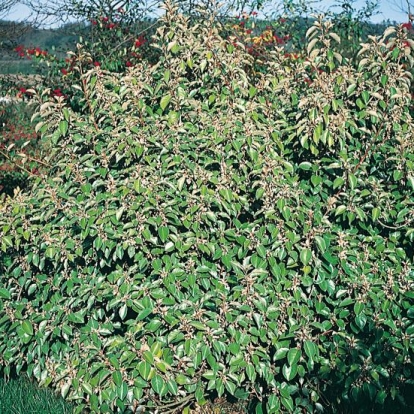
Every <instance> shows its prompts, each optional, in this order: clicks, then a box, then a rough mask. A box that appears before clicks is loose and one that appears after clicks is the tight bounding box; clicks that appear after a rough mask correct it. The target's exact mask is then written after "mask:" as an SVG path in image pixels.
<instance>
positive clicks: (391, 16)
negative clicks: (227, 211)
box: [0, 0, 414, 23]
mask: <svg viewBox="0 0 414 414" xmlns="http://www.w3.org/2000/svg"><path fill="white" fill-rule="evenodd" d="M0 1H1V0H0ZM334 3H335V0H321V1H320V7H321V9H328V8H329V6H331V5H333V4H334ZM364 4H365V1H364V0H356V1H355V4H354V8H359V7H362V6H363V5H364ZM404 4H406V0H380V10H379V11H380V13H379V14H378V15H376V16H374V17H373V18H372V19H371V20H372V21H373V22H376V23H377V22H381V21H384V20H390V21H396V22H398V23H403V22H407V20H408V19H407V14H406V13H402V12H401V8H402V7H403V6H404ZM399 5H402V7H401V6H399ZM413 5H414V1H413ZM413 9H414V7H413ZM29 13H30V10H29V9H28V8H27V7H25V6H23V5H18V6H16V7H15V8H14V9H13V10H12V12H11V13H10V14H9V15H7V16H6V18H7V19H8V20H24V19H25V18H27V17H28V15H29Z"/></svg>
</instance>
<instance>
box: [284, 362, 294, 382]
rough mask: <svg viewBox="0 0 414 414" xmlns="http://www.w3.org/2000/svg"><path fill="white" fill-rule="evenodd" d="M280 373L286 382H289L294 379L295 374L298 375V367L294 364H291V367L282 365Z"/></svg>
mask: <svg viewBox="0 0 414 414" xmlns="http://www.w3.org/2000/svg"><path fill="white" fill-rule="evenodd" d="M282 373H283V376H284V377H285V378H286V379H287V380H288V381H291V380H293V379H294V378H295V377H296V374H297V373H298V366H297V365H296V364H293V365H287V364H284V365H283V368H282Z"/></svg>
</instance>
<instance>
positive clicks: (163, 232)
mask: <svg viewBox="0 0 414 414" xmlns="http://www.w3.org/2000/svg"><path fill="white" fill-rule="evenodd" d="M169 234H170V230H169V228H168V227H167V226H161V227H159V228H158V235H159V236H160V239H161V241H162V242H163V243H165V241H166V240H167V239H168V236H169Z"/></svg>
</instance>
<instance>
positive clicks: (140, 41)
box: [135, 36, 146, 48]
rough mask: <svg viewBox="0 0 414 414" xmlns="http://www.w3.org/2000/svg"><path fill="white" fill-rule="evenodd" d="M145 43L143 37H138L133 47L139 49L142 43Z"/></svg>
mask: <svg viewBox="0 0 414 414" xmlns="http://www.w3.org/2000/svg"><path fill="white" fill-rule="evenodd" d="M145 42H146V40H145V39H144V37H143V36H140V37H138V39H136V40H135V47H136V48H139V47H141V46H142V45H143V44H144V43H145Z"/></svg>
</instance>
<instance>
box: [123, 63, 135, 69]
mask: <svg viewBox="0 0 414 414" xmlns="http://www.w3.org/2000/svg"><path fill="white" fill-rule="evenodd" d="M125 66H126V67H127V68H130V67H131V66H134V65H133V64H132V63H131V62H130V61H128V62H127V63H125Z"/></svg>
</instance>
